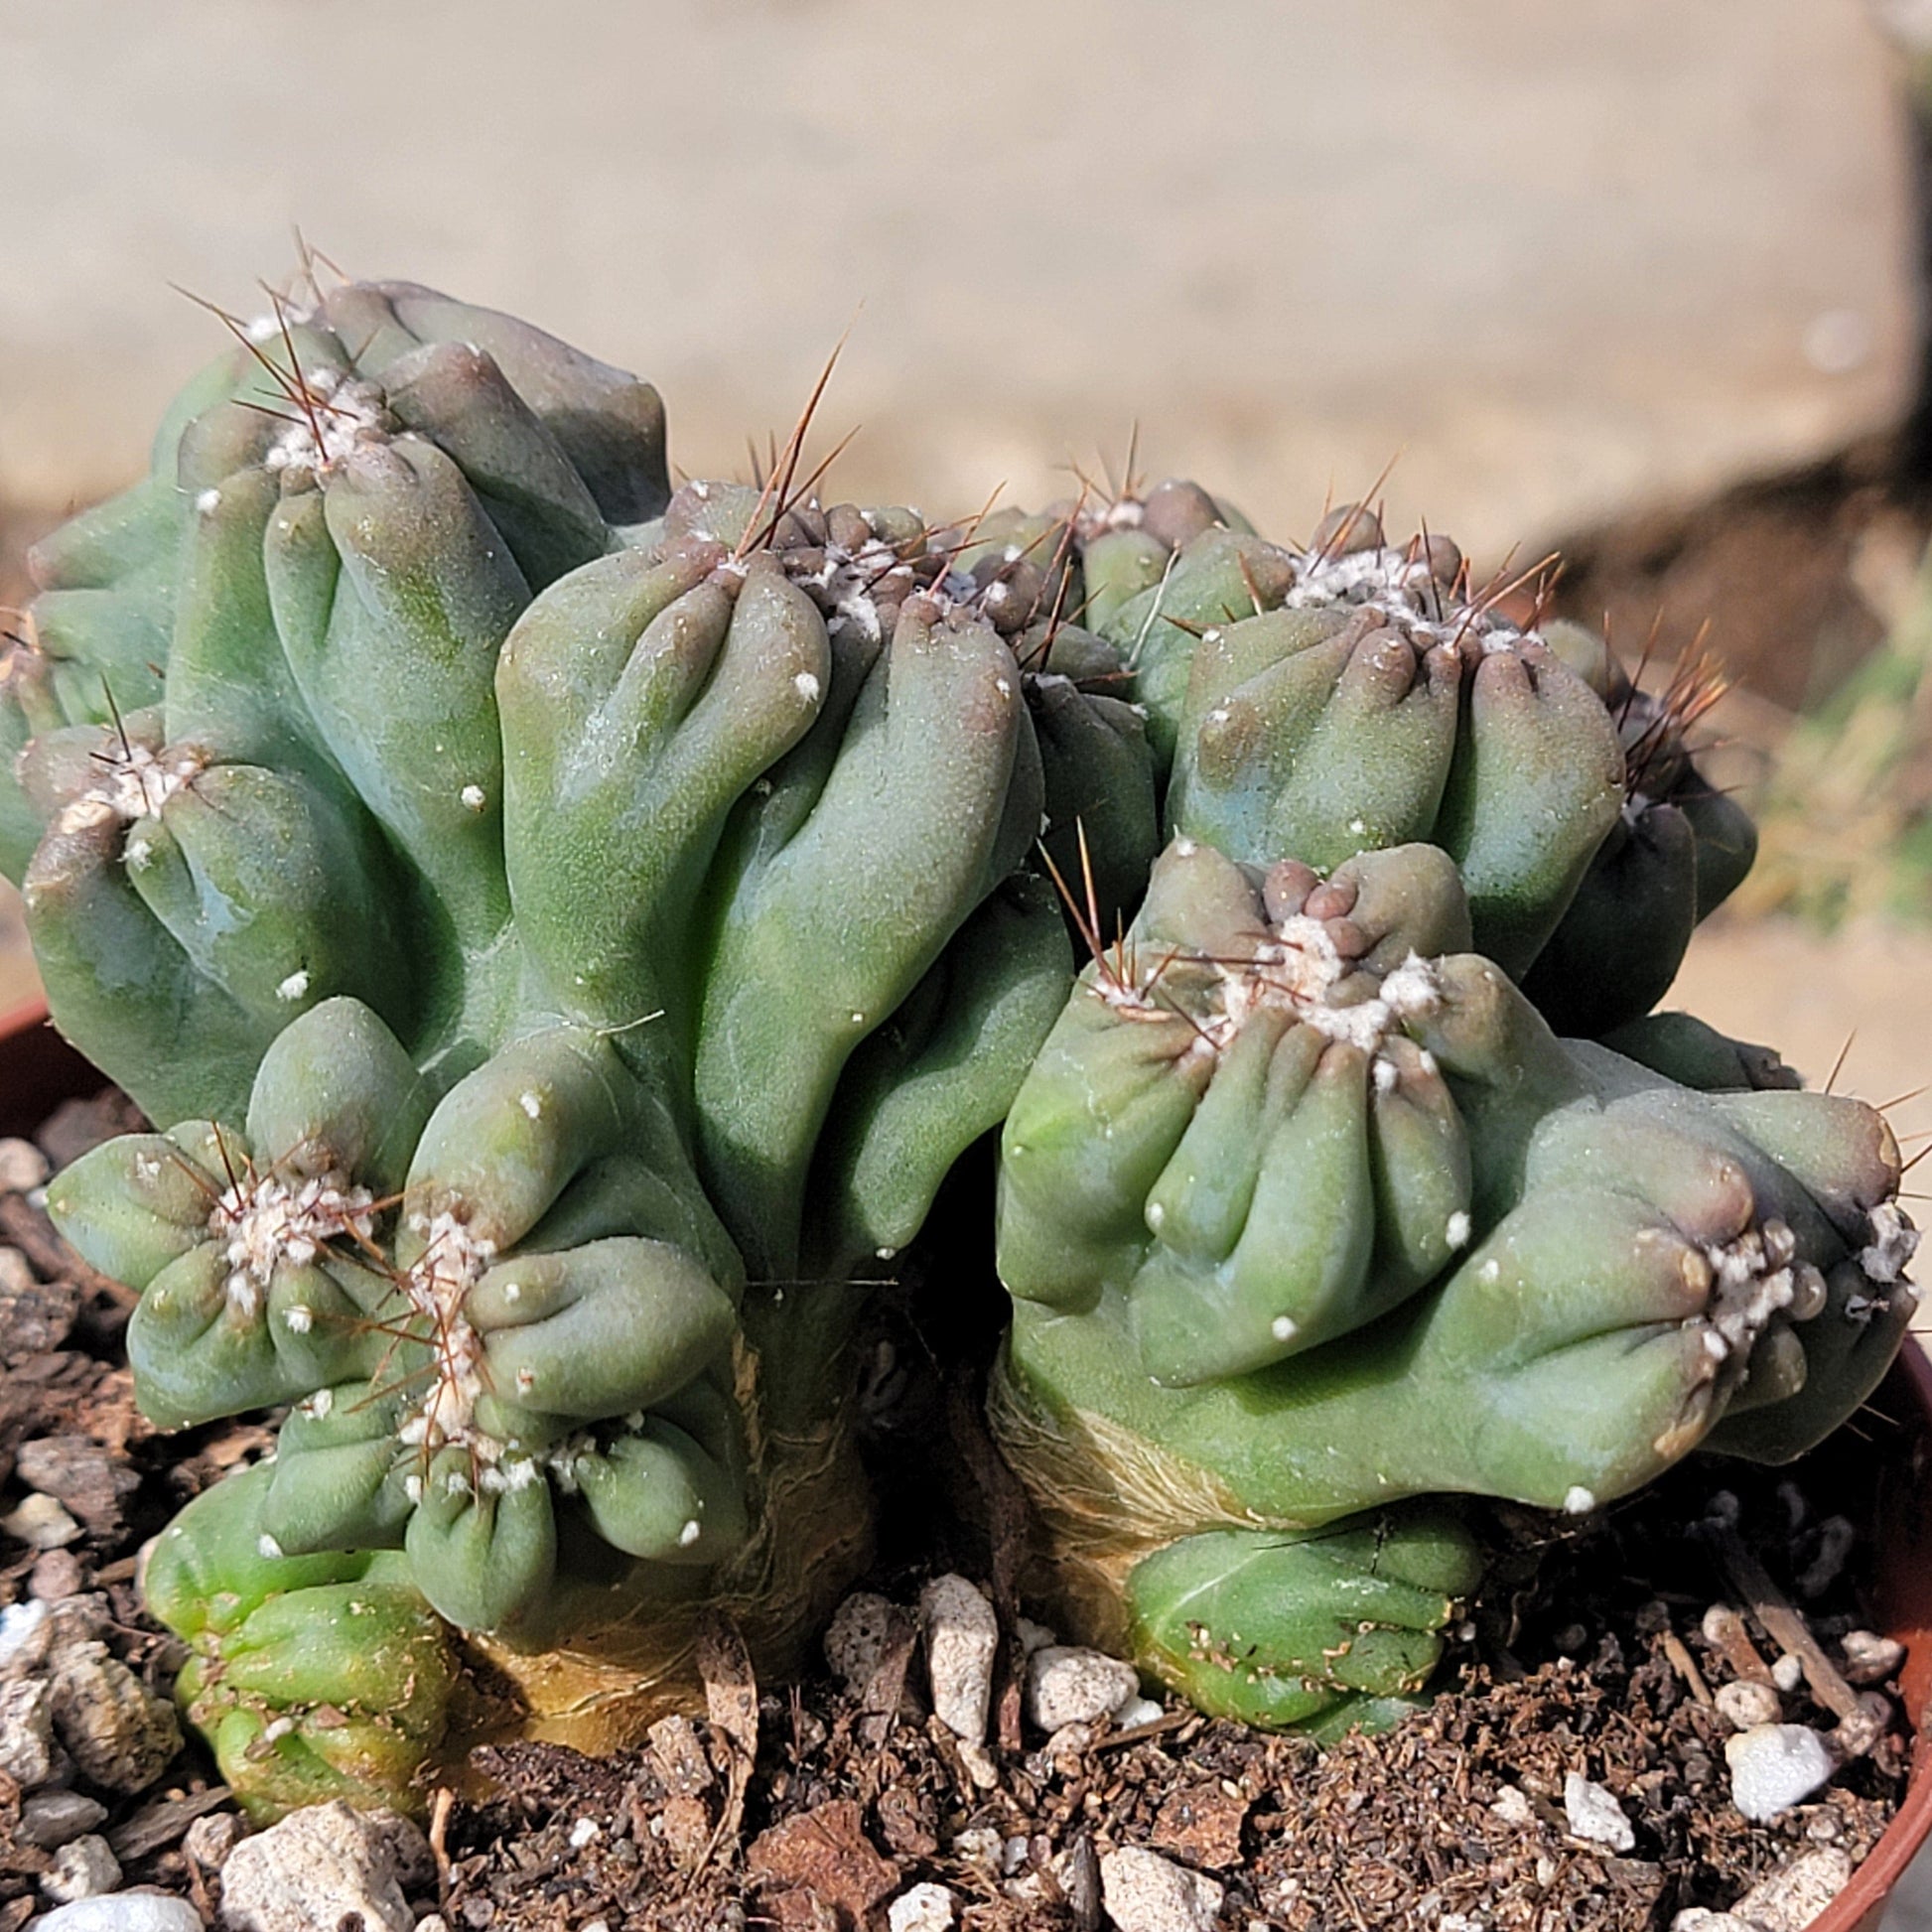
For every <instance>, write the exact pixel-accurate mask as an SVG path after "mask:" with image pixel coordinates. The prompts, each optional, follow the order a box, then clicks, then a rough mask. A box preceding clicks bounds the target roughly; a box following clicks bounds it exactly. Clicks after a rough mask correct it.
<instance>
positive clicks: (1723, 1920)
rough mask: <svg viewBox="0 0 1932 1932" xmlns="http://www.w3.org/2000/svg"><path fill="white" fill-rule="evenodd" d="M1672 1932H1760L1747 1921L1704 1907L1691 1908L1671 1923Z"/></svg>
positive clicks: (1694, 1906)
mask: <svg viewBox="0 0 1932 1932" xmlns="http://www.w3.org/2000/svg"><path fill="white" fill-rule="evenodd" d="M1670 1932H1758V1928H1757V1927H1756V1926H1754V1925H1751V1924H1749V1923H1748V1922H1747V1921H1746V1920H1744V1919H1740V1918H1733V1917H1732V1916H1731V1915H1730V1914H1729V1913H1728V1912H1712V1911H1707V1910H1706V1909H1705V1908H1704V1907H1703V1906H1702V1905H1693V1906H1690V1907H1689V1908H1688V1909H1687V1910H1685V1911H1682V1912H1679V1913H1678V1915H1677V1916H1676V1917H1675V1918H1674V1919H1672V1920H1671V1922H1670Z"/></svg>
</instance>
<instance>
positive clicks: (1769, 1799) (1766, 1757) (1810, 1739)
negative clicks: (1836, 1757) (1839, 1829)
mask: <svg viewBox="0 0 1932 1932" xmlns="http://www.w3.org/2000/svg"><path fill="white" fill-rule="evenodd" d="M1725 1763H1727V1764H1728V1765H1729V1766H1730V1801H1731V1803H1732V1804H1734V1805H1735V1806H1736V1807H1737V1809H1738V1810H1739V1811H1741V1812H1742V1813H1743V1814H1744V1816H1745V1817H1746V1818H1748V1819H1750V1820H1751V1822H1752V1823H1753V1824H1762V1823H1763V1822H1764V1821H1765V1820H1766V1819H1767V1818H1775V1817H1777V1815H1778V1814H1779V1813H1780V1812H1784V1811H1789V1810H1790V1809H1791V1807H1792V1806H1793V1805H1796V1804H1802V1803H1803V1802H1804V1801H1805V1799H1807V1798H1809V1797H1810V1796H1811V1794H1812V1793H1813V1792H1814V1791H1816V1790H1817V1789H1818V1788H1819V1786H1820V1785H1822V1784H1824V1783H1825V1782H1826V1780H1827V1779H1828V1778H1830V1776H1831V1775H1832V1772H1833V1771H1834V1770H1835V1769H1837V1766H1836V1765H1835V1764H1834V1762H1833V1760H1832V1753H1831V1751H1830V1749H1829V1748H1828V1747H1827V1745H1826V1743H1825V1740H1824V1738H1822V1737H1821V1736H1819V1734H1818V1733H1817V1731H1815V1730H1811V1729H1809V1728H1807V1727H1806V1726H1805V1725H1752V1726H1751V1728H1750V1729H1749V1730H1740V1731H1739V1732H1738V1733H1737V1734H1736V1735H1735V1736H1734V1737H1730V1738H1727V1739H1726V1740H1725Z"/></svg>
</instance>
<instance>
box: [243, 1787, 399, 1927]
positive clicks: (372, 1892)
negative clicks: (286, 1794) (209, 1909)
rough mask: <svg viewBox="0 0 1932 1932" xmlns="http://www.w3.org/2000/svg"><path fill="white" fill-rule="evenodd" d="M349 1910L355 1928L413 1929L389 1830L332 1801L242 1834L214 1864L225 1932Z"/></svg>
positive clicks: (320, 1921) (304, 1921) (304, 1923)
mask: <svg viewBox="0 0 1932 1932" xmlns="http://www.w3.org/2000/svg"><path fill="white" fill-rule="evenodd" d="M351 1913H354V1914H357V1915H359V1917H360V1919H361V1922H362V1927H363V1932H414V1926H415V1922H416V1921H415V1914H414V1913H412V1912H411V1911H410V1909H409V1907H408V1905H407V1904H405V1903H404V1901H403V1895H402V1888H401V1886H400V1885H399V1884H398V1883H397V1878H396V1858H395V1849H394V1838H393V1834H392V1833H391V1832H390V1831H389V1830H387V1829H386V1828H385V1822H384V1820H383V1819H382V1818H381V1817H380V1815H378V1814H373V1813H367V1812H356V1811H351V1810H350V1809H349V1808H348V1806H346V1805H345V1804H344V1803H343V1802H342V1801H341V1800H340V1799H338V1800H337V1801H336V1802H334V1803H332V1804H326V1805H309V1806H306V1807H305V1808H304V1809H302V1810H301V1811H292V1812H290V1813H289V1815H288V1816H287V1817H286V1818H284V1819H283V1820H282V1821H281V1823H280V1824H277V1825H271V1826H269V1828H268V1829H267V1830H266V1831H265V1832H257V1833H256V1834H255V1836H254V1837H253V1838H245V1839H243V1840H242V1841H241V1843H240V1844H239V1845H237V1846H236V1847H235V1848H234V1850H233V1851H231V1852H230V1853H229V1854H228V1860H227V1863H226V1864H225V1865H224V1866H223V1867H222V1871H221V1917H222V1920H223V1922H224V1923H225V1924H226V1925H228V1926H230V1927H232V1928H233V1932H317V1928H318V1927H334V1926H340V1925H341V1924H342V1922H343V1920H344V1919H345V1917H347V1916H348V1915H349V1914H351Z"/></svg>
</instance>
